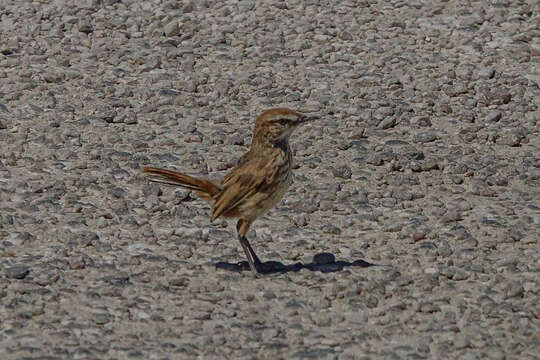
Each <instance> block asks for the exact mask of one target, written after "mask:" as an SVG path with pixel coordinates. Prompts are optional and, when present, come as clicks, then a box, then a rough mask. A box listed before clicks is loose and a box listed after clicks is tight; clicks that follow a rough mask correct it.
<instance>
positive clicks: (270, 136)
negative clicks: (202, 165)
mask: <svg viewBox="0 0 540 360" xmlns="http://www.w3.org/2000/svg"><path fill="white" fill-rule="evenodd" d="M317 119H319V117H318V116H314V115H307V114H303V113H300V112H298V111H294V110H291V109H288V108H273V109H269V110H266V111H265V112H263V113H262V114H261V115H260V116H258V117H257V119H256V120H255V125H254V127H253V133H252V141H251V145H250V148H249V150H248V151H247V152H246V153H245V154H244V155H243V156H242V157H240V159H239V160H238V161H237V163H236V165H235V166H234V167H233V168H232V169H231V170H230V171H229V173H228V174H227V175H225V176H224V177H223V178H222V179H221V181H211V180H209V179H204V178H199V177H194V176H190V175H187V174H183V173H180V172H176V171H171V170H166V169H161V168H154V167H143V168H142V172H143V173H144V175H146V178H147V179H148V180H149V181H151V182H155V183H160V184H164V185H170V186H179V187H182V188H185V189H189V190H192V191H194V192H195V193H196V194H197V195H198V196H199V198H200V199H202V200H205V201H207V202H208V203H210V204H211V205H212V215H211V221H214V220H216V219H217V218H220V217H223V218H235V219H237V220H238V221H237V223H236V231H237V236H238V240H239V242H240V245H241V246H242V249H243V251H244V254H245V256H246V258H247V261H248V264H249V267H250V270H251V271H252V273H253V274H255V275H256V274H259V273H263V263H262V262H261V260H260V259H259V257H258V256H257V254H256V253H255V251H254V250H253V248H252V247H251V245H250V243H249V241H248V239H247V238H246V234H247V232H248V230H249V228H250V226H251V225H252V223H253V222H254V221H255V220H256V219H257V218H259V217H260V216H261V215H263V214H265V213H266V212H267V211H268V210H270V209H271V208H273V207H274V206H276V205H277V204H278V203H279V202H280V201H281V199H282V198H283V196H284V195H285V193H286V191H287V189H288V187H289V186H290V185H291V183H292V180H293V175H292V161H293V156H292V152H291V147H290V145H289V138H290V136H291V134H292V133H293V132H294V130H295V129H297V128H298V127H300V126H301V125H303V124H306V123H308V122H311V121H314V120H317Z"/></svg>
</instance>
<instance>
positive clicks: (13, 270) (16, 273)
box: [6, 265, 30, 280]
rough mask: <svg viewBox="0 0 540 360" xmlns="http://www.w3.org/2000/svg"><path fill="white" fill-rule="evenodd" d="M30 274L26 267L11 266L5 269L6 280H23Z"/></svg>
mask: <svg viewBox="0 0 540 360" xmlns="http://www.w3.org/2000/svg"><path fill="white" fill-rule="evenodd" d="M29 273H30V269H29V268H28V267H27V266H26V265H13V266H11V267H9V268H7V269H6V276H7V277H8V279H19V280H20V279H24V278H25V277H26V276H27V275H28V274H29Z"/></svg>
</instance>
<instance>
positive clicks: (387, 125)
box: [379, 116, 396, 129]
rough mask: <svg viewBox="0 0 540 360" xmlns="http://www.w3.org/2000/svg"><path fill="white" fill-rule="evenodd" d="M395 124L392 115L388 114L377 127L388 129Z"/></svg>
mask: <svg viewBox="0 0 540 360" xmlns="http://www.w3.org/2000/svg"><path fill="white" fill-rule="evenodd" d="M395 125H396V118H395V117H394V116H389V117H387V118H385V119H384V120H383V121H381V122H380V123H379V128H381V129H389V128H391V127H394V126H395Z"/></svg>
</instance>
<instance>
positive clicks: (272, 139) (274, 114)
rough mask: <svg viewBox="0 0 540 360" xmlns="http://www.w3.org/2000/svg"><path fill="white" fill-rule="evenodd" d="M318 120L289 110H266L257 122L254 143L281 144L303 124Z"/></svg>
mask: <svg viewBox="0 0 540 360" xmlns="http://www.w3.org/2000/svg"><path fill="white" fill-rule="evenodd" d="M315 119H318V117H316V116H310V115H305V114H301V113H299V112H297V111H294V110H291V109H287V108H276V109H270V110H266V111H265V112H264V113H262V114H261V115H260V116H259V117H258V118H257V120H256V121H255V128H254V129H253V142H256V141H261V142H269V143H273V144H276V143H279V142H282V141H287V140H288V139H289V136H290V135H291V134H292V132H293V131H294V129H296V128H297V127H298V126H300V125H301V124H304V123H306V122H309V121H312V120H315Z"/></svg>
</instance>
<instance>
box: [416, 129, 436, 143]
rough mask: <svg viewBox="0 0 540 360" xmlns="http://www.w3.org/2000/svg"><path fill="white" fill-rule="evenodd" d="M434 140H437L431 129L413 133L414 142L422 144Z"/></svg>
mask: <svg viewBox="0 0 540 360" xmlns="http://www.w3.org/2000/svg"><path fill="white" fill-rule="evenodd" d="M435 140H437V134H436V133H434V132H432V131H428V132H422V133H418V134H415V135H414V137H413V141H414V142H417V143H422V144H425V143H428V142H432V141H435Z"/></svg>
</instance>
